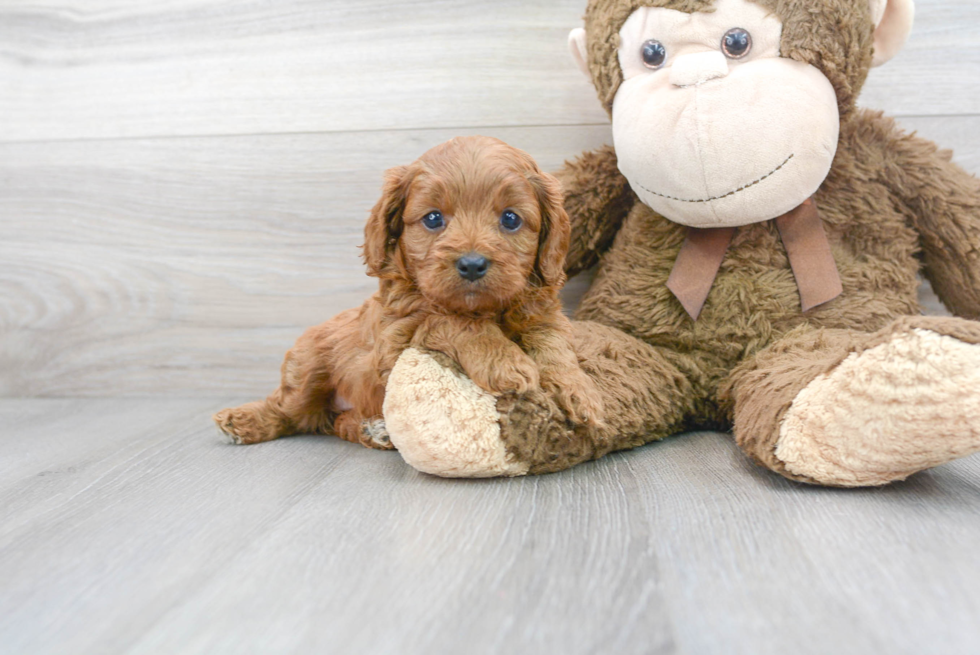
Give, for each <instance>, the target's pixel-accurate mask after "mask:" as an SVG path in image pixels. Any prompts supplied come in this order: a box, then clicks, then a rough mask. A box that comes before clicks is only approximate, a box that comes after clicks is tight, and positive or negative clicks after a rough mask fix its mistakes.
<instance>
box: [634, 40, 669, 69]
mask: <svg viewBox="0 0 980 655" xmlns="http://www.w3.org/2000/svg"><path fill="white" fill-rule="evenodd" d="M640 55H641V56H642V57H643V65H644V66H646V67H647V68H652V69H654V70H656V69H658V68H660V67H661V66H663V65H664V62H665V61H667V48H665V47H664V44H663V43H661V42H660V41H657V40H656V39H650V40H649V41H646V42H645V43H644V44H643V45H642V46H640Z"/></svg>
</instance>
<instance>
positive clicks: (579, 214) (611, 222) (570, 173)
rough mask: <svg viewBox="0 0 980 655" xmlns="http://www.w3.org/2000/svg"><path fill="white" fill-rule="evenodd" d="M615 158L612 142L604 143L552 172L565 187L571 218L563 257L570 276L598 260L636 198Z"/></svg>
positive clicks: (566, 204)
mask: <svg viewBox="0 0 980 655" xmlns="http://www.w3.org/2000/svg"><path fill="white" fill-rule="evenodd" d="M616 161H617V160H616V151H615V150H613V148H612V146H603V147H602V148H599V149H598V150H594V151H592V152H586V153H584V154H583V155H581V156H579V157H578V158H577V159H576V160H575V161H571V162H566V163H565V165H564V166H563V167H562V168H561V170H559V171H558V172H557V173H555V176H556V177H557V178H558V179H559V180H560V181H561V184H562V187H563V189H564V191H565V210H566V211H567V212H568V216H569V218H570V219H571V221H572V238H571V242H570V244H569V248H568V255H567V256H566V257H565V270H566V272H567V273H568V275H569V276H572V275H575V274H577V273H580V272H581V271H584V270H585V269H587V268H589V267H590V266H592V265H594V264H595V263H596V262H597V261H599V256H600V255H601V254H602V253H603V252H605V251H606V250H607V249H608V248H609V246H610V245H611V244H612V242H613V238H614V237H615V236H616V232H617V231H619V227H620V225H622V224H623V219H624V218H626V214H628V213H629V210H630V209H631V208H632V207H633V204H634V203H635V202H636V196H635V195H634V194H633V191H632V190H631V189H630V185H629V182H627V181H626V178H625V177H623V174H622V173H620V172H619V168H617V166H616Z"/></svg>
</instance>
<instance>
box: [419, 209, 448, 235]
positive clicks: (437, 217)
mask: <svg viewBox="0 0 980 655" xmlns="http://www.w3.org/2000/svg"><path fill="white" fill-rule="evenodd" d="M422 225H424V226H425V228H426V229H427V230H432V231H433V232H434V231H436V230H441V229H442V228H443V227H445V226H446V219H444V218H443V217H442V213H441V212H429V213H428V214H426V215H425V216H423V217H422Z"/></svg>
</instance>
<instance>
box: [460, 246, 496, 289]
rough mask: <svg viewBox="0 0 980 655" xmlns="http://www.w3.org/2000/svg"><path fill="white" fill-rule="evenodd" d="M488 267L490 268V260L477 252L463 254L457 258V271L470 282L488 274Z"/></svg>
mask: <svg viewBox="0 0 980 655" xmlns="http://www.w3.org/2000/svg"><path fill="white" fill-rule="evenodd" d="M488 268H490V262H488V261H487V258H486V257H484V256H483V255H478V254H477V253H475V252H471V253H469V254H468V255H463V256H462V257H460V258H459V259H457V260H456V272H457V273H459V276H460V277H461V278H463V279H464V280H469V281H470V282H476V281H477V280H479V279H480V278H481V277H483V276H484V275H486V274H487V269H488Z"/></svg>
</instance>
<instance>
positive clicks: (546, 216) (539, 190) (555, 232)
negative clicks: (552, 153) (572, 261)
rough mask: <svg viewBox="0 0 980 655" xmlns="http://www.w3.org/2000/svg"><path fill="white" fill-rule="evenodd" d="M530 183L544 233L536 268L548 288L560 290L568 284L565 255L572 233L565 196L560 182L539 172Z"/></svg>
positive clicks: (542, 232) (539, 241)
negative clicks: (566, 280) (536, 199)
mask: <svg viewBox="0 0 980 655" xmlns="http://www.w3.org/2000/svg"><path fill="white" fill-rule="evenodd" d="M530 181H531V186H532V187H534V192H535V194H537V197H538V205H539V206H540V207H541V232H540V233H539V235H538V261H537V264H536V265H535V268H536V270H537V273H538V275H539V276H540V278H541V281H542V282H543V283H544V284H545V286H549V287H560V286H562V285H563V284H565V254H566V253H567V252H568V243H569V241H570V240H571V233H572V228H571V223H570V221H569V220H568V214H567V213H566V212H565V194H564V193H563V192H562V188H561V182H559V181H558V179H557V178H556V177H554V176H553V175H549V174H547V173H543V172H541V171H537V172H535V173H534V174H532V175H531V178H530Z"/></svg>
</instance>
